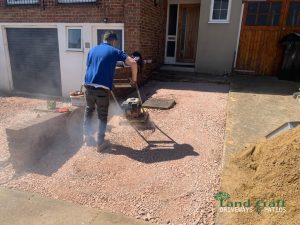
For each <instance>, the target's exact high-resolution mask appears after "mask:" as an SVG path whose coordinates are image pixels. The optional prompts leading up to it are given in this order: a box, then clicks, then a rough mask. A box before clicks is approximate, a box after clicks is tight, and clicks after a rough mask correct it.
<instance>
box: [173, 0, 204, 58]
mask: <svg viewBox="0 0 300 225" xmlns="http://www.w3.org/2000/svg"><path fill="white" fill-rule="evenodd" d="M199 14H200V4H183V5H180V8H179V18H178V35H177V54H176V60H177V62H184V63H194V62H195V58H196V52H197V41H198V26H199Z"/></svg>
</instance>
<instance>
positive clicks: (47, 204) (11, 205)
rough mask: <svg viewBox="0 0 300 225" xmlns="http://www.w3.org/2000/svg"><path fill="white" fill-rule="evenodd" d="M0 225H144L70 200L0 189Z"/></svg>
mask: <svg viewBox="0 0 300 225" xmlns="http://www.w3.org/2000/svg"><path fill="white" fill-rule="evenodd" d="M0 202H1V203H0V224H2V225H23V224H24V225H27V224H30V225H40V224H43V225H48V224H49V225H50V224H51V225H61V224H64V225H74V224H80V225H96V224H101V225H113V224H115V225H118V224H119V225H146V224H148V223H146V222H144V221H139V220H136V219H131V218H129V217H126V216H122V215H116V214H113V213H106V212H101V211H99V210H97V209H93V208H88V207H84V206H81V205H78V204H74V203H71V202H65V201H60V200H53V199H47V198H43V197H40V196H39V195H37V194H31V193H26V192H20V191H14V190H10V189H4V188H1V189H0Z"/></svg>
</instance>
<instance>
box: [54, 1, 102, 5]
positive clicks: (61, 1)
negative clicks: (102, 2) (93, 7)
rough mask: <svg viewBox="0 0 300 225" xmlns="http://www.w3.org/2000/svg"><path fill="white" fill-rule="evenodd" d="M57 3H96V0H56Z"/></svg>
mask: <svg viewBox="0 0 300 225" xmlns="http://www.w3.org/2000/svg"><path fill="white" fill-rule="evenodd" d="M57 2H58V3H62V4H72V3H96V2H97V0H57Z"/></svg>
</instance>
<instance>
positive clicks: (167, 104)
mask: <svg viewBox="0 0 300 225" xmlns="http://www.w3.org/2000/svg"><path fill="white" fill-rule="evenodd" d="M175 104H176V103H175V100H173V99H159V98H150V99H148V100H147V101H145V102H144V103H143V107H144V108H152V109H164V110H166V109H170V108H172V107H173V106H174V105H175Z"/></svg>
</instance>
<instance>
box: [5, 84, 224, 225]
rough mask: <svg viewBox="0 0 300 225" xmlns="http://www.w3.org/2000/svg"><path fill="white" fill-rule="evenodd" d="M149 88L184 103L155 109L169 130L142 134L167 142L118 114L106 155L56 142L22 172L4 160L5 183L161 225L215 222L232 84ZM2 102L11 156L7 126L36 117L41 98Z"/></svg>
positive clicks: (154, 116)
mask: <svg viewBox="0 0 300 225" xmlns="http://www.w3.org/2000/svg"><path fill="white" fill-rule="evenodd" d="M141 92H142V93H143V94H144V95H145V96H148V97H149V96H152V97H158V98H172V99H175V101H176V103H177V104H176V105H175V107H174V108H172V109H170V110H167V111H161V110H149V112H150V117H151V120H152V121H153V122H154V123H155V124H156V125H157V126H158V127H159V128H160V130H161V131H160V130H159V129H156V131H155V132H154V133H152V132H150V131H144V132H142V134H143V135H144V136H145V137H146V138H147V140H148V141H149V142H150V143H154V141H160V142H159V143H157V145H156V146H152V147H149V146H148V145H147V143H146V142H145V141H144V140H143V139H142V138H141V137H139V136H138V135H137V134H136V133H135V131H134V130H133V129H132V128H131V127H129V126H119V121H120V118H119V117H118V116H112V118H111V120H110V122H109V125H110V126H109V127H110V129H109V130H110V132H109V133H108V135H107V139H109V141H110V143H111V147H110V149H109V150H108V151H106V152H105V153H102V154H99V153H97V152H96V151H95V148H93V147H81V146H78V144H77V143H76V141H74V142H73V143H64V142H58V143H54V144H53V149H52V150H51V151H50V152H49V153H48V154H47V155H46V156H44V157H43V158H42V159H41V160H40V161H39V162H38V163H37V164H36V165H33V166H32V168H30V169H29V170H28V171H24V173H22V174H15V173H14V171H13V169H12V167H11V165H9V164H8V165H5V164H3V163H2V164H3V165H2V166H1V165H0V169H1V171H2V172H1V176H0V182H1V183H2V186H6V187H11V188H14V189H19V190H25V191H31V192H37V193H40V194H42V195H45V196H49V197H51V198H57V199H65V200H70V201H73V202H77V203H80V204H83V205H87V206H92V207H96V208H100V209H104V210H106V211H110V212H117V213H122V214H125V215H129V216H133V217H136V218H139V219H143V220H146V221H150V222H153V223H158V224H189V225H190V224H214V217H215V210H214V200H213V194H214V193H215V192H217V191H218V189H219V174H220V169H221V163H220V162H221V158H222V150H223V141H224V140H223V136H224V127H225V118H226V103H227V94H228V86H226V85H217V84H206V83H194V84H193V83H166V82H150V83H148V84H147V85H146V86H145V87H144V88H143V89H141ZM3 102H4V103H5V104H3ZM0 103H1V104H0V118H1V121H0V126H1V127H0V132H1V137H0V138H1V139H0V141H1V150H0V153H1V155H0V157H1V158H2V159H0V160H2V161H3V160H4V159H5V158H6V157H7V155H8V150H7V147H6V146H7V143H6V136H5V130H4V129H5V127H7V126H9V125H10V124H12V123H13V122H14V121H16V120H18V118H23V117H24V118H29V117H34V116H36V115H32V114H33V113H32V110H31V109H32V108H33V107H35V106H36V105H39V104H41V102H40V100H34V99H25V98H13V101H11V99H10V98H4V97H3V98H0ZM4 105H6V106H4ZM112 111H114V110H111V112H112ZM12 112H13V113H12ZM168 136H169V137H170V138H172V139H173V140H174V141H175V142H176V143H174V142H170V138H169V137H168ZM13 175H14V176H13Z"/></svg>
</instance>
